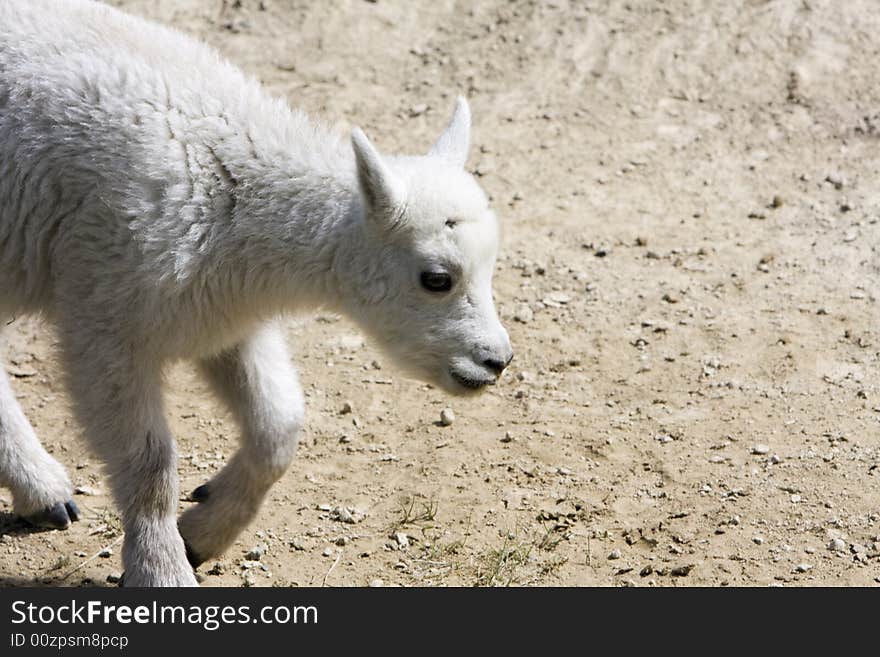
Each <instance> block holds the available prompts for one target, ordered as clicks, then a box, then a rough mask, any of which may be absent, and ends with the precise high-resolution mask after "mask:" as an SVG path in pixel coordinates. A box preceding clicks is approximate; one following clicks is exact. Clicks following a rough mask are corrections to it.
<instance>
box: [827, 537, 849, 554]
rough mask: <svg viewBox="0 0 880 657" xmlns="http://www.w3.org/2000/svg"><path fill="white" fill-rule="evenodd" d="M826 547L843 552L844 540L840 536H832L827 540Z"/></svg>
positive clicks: (844, 547) (844, 548)
mask: <svg viewBox="0 0 880 657" xmlns="http://www.w3.org/2000/svg"><path fill="white" fill-rule="evenodd" d="M828 549H829V550H833V551H834V552H843V551H844V550H846V541H844V540H843V539H842V538H832V539H831V540H830V541H828Z"/></svg>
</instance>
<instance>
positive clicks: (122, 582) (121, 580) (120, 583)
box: [116, 570, 125, 588]
mask: <svg viewBox="0 0 880 657" xmlns="http://www.w3.org/2000/svg"><path fill="white" fill-rule="evenodd" d="M116 586H118V587H119V588H122V587H123V586H125V571H124V570H123V571H122V575H120V576H119V580H118V581H117V582H116Z"/></svg>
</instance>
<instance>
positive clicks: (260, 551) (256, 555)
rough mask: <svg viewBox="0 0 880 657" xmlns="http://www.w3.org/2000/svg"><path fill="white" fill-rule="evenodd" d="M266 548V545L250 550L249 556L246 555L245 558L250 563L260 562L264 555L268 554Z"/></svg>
mask: <svg viewBox="0 0 880 657" xmlns="http://www.w3.org/2000/svg"><path fill="white" fill-rule="evenodd" d="M266 550H267V548H266V546H265V545H257V546H255V547H252V548H251V549H250V550H248V552H247V554H245V555H244V558H245V559H247V560H248V561H259V560H260V559H261V558H262V556H263V555H264V554H266Z"/></svg>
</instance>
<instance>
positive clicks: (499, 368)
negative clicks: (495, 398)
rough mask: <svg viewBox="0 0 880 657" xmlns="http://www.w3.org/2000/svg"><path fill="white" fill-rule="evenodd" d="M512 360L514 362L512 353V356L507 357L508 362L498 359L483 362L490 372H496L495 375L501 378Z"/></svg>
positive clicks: (488, 359)
mask: <svg viewBox="0 0 880 657" xmlns="http://www.w3.org/2000/svg"><path fill="white" fill-rule="evenodd" d="M512 360H513V353H511V354H510V356H508V357H507V360H506V361H504V360H500V359H497V358H487V359H486V360H484V361H483V365H485V366H486V367H488V368H489V369H490V370H492V371H493V372H495V374H497V375H499V376H500V375H501V373H502V372H503V371H504V368H505V367H507V366H508V365H510V361H512Z"/></svg>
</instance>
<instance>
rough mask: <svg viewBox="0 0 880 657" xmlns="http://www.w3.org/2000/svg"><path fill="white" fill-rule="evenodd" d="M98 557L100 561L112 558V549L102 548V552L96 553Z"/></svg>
mask: <svg viewBox="0 0 880 657" xmlns="http://www.w3.org/2000/svg"><path fill="white" fill-rule="evenodd" d="M98 556H99V557H101V558H102V559H109V558H110V557H112V556H113V550H112V548H104V549H103V550H101V551H100V552H98Z"/></svg>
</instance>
